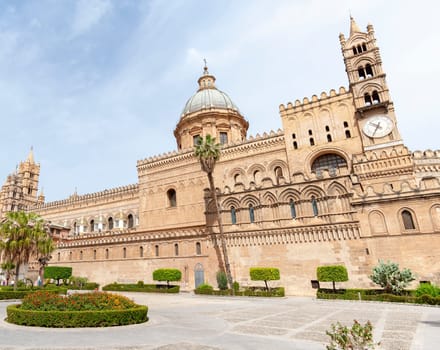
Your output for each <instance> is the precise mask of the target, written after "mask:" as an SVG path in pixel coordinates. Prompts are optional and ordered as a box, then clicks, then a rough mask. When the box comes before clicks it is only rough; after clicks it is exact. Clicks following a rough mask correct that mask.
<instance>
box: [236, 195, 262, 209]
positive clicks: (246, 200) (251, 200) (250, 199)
mask: <svg viewBox="0 0 440 350" xmlns="http://www.w3.org/2000/svg"><path fill="white" fill-rule="evenodd" d="M240 204H241V205H240V207H242V208H247V207H248V206H249V204H252V205H253V206H254V207H257V206H259V205H260V200H259V199H258V198H257V197H255V196H253V195H250V194H248V195H246V196H244V197H243V198H242V199H241V201H240Z"/></svg>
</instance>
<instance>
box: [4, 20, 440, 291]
mask: <svg viewBox="0 0 440 350" xmlns="http://www.w3.org/2000/svg"><path fill="white" fill-rule="evenodd" d="M339 39H340V43H341V48H342V54H343V58H344V62H345V66H346V71H347V75H348V81H349V88H348V89H345V88H343V87H341V88H339V89H338V90H330V91H329V92H328V93H326V92H322V93H321V94H320V95H319V97H318V96H316V95H313V96H312V97H311V98H310V99H309V98H304V99H303V100H302V101H299V100H296V101H295V103H288V104H287V105H281V106H280V116H281V120H282V130H278V131H277V132H273V131H271V132H269V133H267V134H266V133H264V134H263V135H257V136H255V137H247V136H246V134H247V129H248V122H247V121H246V120H245V118H244V117H243V116H242V115H241V113H240V111H239V110H238V108H237V107H236V106H235V104H234V103H233V102H232V101H231V99H230V98H229V96H227V95H226V94H225V93H223V92H221V91H220V90H218V89H217V88H216V86H215V77H214V76H213V75H211V74H210V73H209V72H208V69H207V67H205V70H204V72H203V74H202V76H201V77H200V78H199V80H198V83H199V89H198V91H197V92H196V94H195V95H194V96H192V97H191V98H190V100H189V101H188V103H187V104H186V105H185V108H184V111H183V113H182V115H181V118H180V120H179V122H178V123H177V126H176V129H175V130H174V135H175V137H176V142H177V149H178V150H177V151H174V152H171V153H166V154H163V155H160V156H155V157H151V158H147V159H144V160H139V161H138V163H137V171H138V183H137V184H134V185H129V186H125V187H120V188H115V189H110V190H105V191H102V192H97V193H92V194H87V195H78V194H74V195H72V196H71V197H69V198H68V199H65V200H61V201H55V202H49V203H45V202H44V197H43V196H40V197H37V192H36V191H37V187H38V174H39V165H36V164H35V162H34V160H33V155H32V157H31V156H29V157H28V160H27V161H26V162H24V163H22V164H25V165H23V167H24V166H27V167H28V168H32V171H28V172H26V170H23V169H24V168H23V169H22V166H21V165H20V169H19V171H17V172H16V173H15V174H13V175H11V176H10V177H8V180H7V181H6V183H5V185H4V186H3V188H2V192H1V200H2V203H1V204H2V205H1V208H2V211H3V213H4V212H5V211H8V210H19V209H20V208H23V207H26V208H28V209H29V210H32V211H34V212H37V213H38V214H40V215H42V216H43V217H44V218H45V219H47V220H50V221H51V223H52V225H53V226H54V227H55V230H54V235H55V236H56V237H57V238H58V249H57V251H56V252H55V253H54V258H53V259H52V261H51V264H53V265H68V266H72V267H73V273H74V275H76V276H87V277H88V278H89V279H91V280H93V281H96V282H99V283H101V284H106V283H110V282H113V281H119V282H136V281H138V280H144V281H145V282H152V280H151V274H152V271H153V270H155V269H156V268H161V267H173V268H179V269H180V270H181V271H182V273H183V279H182V282H181V284H182V288H183V289H187V290H190V289H193V288H194V286H195V285H197V284H199V283H201V282H202V281H205V282H208V283H210V284H213V285H215V284H216V282H215V274H216V272H217V271H218V270H219V265H221V263H219V261H220V262H221V261H222V257H221V249H219V247H218V244H219V243H218V242H219V237H218V227H217V222H216V219H215V208H214V205H213V203H212V200H211V198H210V192H209V190H208V187H209V185H208V181H207V177H206V174H205V173H203V172H202V171H201V169H200V165H199V163H198V161H197V159H196V158H195V157H194V155H193V149H192V148H193V144H194V142H195V141H196V140H197V139H198V138H199V137H203V136H206V135H207V134H210V135H213V136H215V137H216V138H217V140H219V141H220V142H221V143H222V144H223V147H222V152H221V158H220V160H219V161H218V163H217V165H216V168H215V172H214V179H215V184H216V187H217V192H218V197H219V203H220V207H221V213H222V219H223V223H224V230H225V236H226V243H227V250H228V253H229V259H230V262H231V269H232V274H233V277H234V279H235V280H237V281H238V282H239V283H240V284H241V285H250V284H255V282H251V281H250V280H249V268H250V267H253V266H272V267H278V268H280V271H281V280H280V281H279V282H277V283H278V284H279V285H283V286H285V287H286V292H287V294H312V293H313V290H312V288H311V284H310V281H311V280H313V279H315V278H316V267H317V266H319V265H325V264H343V265H345V266H346V267H347V269H348V271H349V278H350V281H349V282H347V283H346V284H345V285H346V286H347V287H349V286H352V287H354V286H356V287H366V286H371V282H370V281H369V279H368V275H369V274H370V273H371V269H372V268H373V267H374V266H375V265H376V264H377V262H378V260H379V259H383V260H392V261H396V262H398V263H400V264H401V265H402V266H404V267H408V268H410V269H412V270H413V271H414V272H415V273H416V274H417V276H418V279H419V280H430V281H433V282H437V283H439V282H440V259H439V258H440V244H439V243H440V183H439V177H440V157H439V156H440V154H439V152H438V151H425V152H420V151H416V152H410V151H409V150H408V149H407V148H406V147H405V145H404V143H403V140H402V138H401V136H400V133H399V130H398V126H397V124H398V123H397V122H398V119H397V117H396V115H395V113H394V106H393V102H392V100H391V97H390V94H389V90H388V86H387V84H386V79H385V73H384V72H383V70H382V61H381V57H380V52H379V48H378V47H377V45H376V39H375V36H374V29H373V26H372V25H368V26H367V31H366V32H363V31H362V30H361V29H360V28H359V27H358V26H357V24H356V23H355V21H354V20H353V19H351V23H350V35H349V37H348V38H347V39H346V38H345V37H344V35H343V34H341V35H340V37H339ZM26 174H29V175H26ZM31 174H34V176H33V177H32V176H30V175H31ZM30 179H33V180H32V181H33V182H32V181H30ZM26 181H27V182H26ZM25 183H26V185H24V184H25ZM14 184H15V185H14ZM14 186H15V187H14ZM20 186H21V187H20ZM14 188H17V190H16V191H15V193H16V195H17V193H24V192H26V194H28V196H27V197H26V198H25V195H24V194H23V197H11V193H13V192H14ZM19 188H20V190H18V189H19ZM22 189H25V190H22ZM23 191H24V192H23ZM29 191H30V192H29ZM29 194H31V195H32V198H31V200H29V198H30V197H29ZM16 195H15V196H16ZM11 198H16V199H17V200H16V202H14V203H15V204H13V205H14V206H12V207H11V204H12V202H11ZM19 198H22V200H21V201H20V200H18V199H19ZM31 267H32V266H31Z"/></svg>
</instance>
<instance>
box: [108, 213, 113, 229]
mask: <svg viewBox="0 0 440 350" xmlns="http://www.w3.org/2000/svg"><path fill="white" fill-rule="evenodd" d="M107 221H108V229H109V230H113V218H112V217H111V216H110V217H109V218H108V220H107Z"/></svg>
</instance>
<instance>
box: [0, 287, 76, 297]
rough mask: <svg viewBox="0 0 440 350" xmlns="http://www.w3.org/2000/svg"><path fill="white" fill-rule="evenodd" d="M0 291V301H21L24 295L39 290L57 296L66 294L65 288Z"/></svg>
mask: <svg viewBox="0 0 440 350" xmlns="http://www.w3.org/2000/svg"><path fill="white" fill-rule="evenodd" d="M3 288H5V287H2V289H1V290H0V300H8V299H23V298H24V297H25V296H26V295H28V294H30V293H35V292H37V291H40V290H45V291H48V292H50V293H57V294H67V288H35V289H19V290H13V289H11V290H4V289H3Z"/></svg>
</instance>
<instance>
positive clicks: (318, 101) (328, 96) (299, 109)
mask: <svg viewBox="0 0 440 350" xmlns="http://www.w3.org/2000/svg"><path fill="white" fill-rule="evenodd" d="M348 98H351V94H350V92H349V91H347V90H346V89H345V88H344V87H343V86H341V87H340V88H339V91H338V92H336V90H334V89H331V90H330V92H329V93H326V92H325V91H323V92H321V94H320V97H319V98H318V96H317V95H313V96H312V97H311V98H310V99H309V98H308V97H304V98H303V100H302V101H300V100H296V101H295V103H292V102H289V103H287V105H286V106H285V105H284V104H281V105H280V114H281V118H286V117H294V116H296V115H297V114H298V113H299V114H301V113H303V112H306V111H308V110H311V109H315V108H320V107H324V106H327V105H331V104H334V103H336V102H338V101H342V100H345V99H348Z"/></svg>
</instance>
